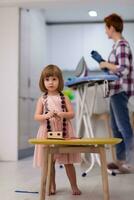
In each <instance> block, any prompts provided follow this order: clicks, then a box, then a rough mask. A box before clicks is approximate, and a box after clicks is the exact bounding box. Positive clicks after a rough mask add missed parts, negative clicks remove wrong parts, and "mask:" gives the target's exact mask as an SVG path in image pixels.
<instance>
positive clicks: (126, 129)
mask: <svg viewBox="0 0 134 200" xmlns="http://www.w3.org/2000/svg"><path fill="white" fill-rule="evenodd" d="M128 99H129V98H128V96H127V94H126V93H125V92H120V93H118V94H115V95H113V96H111V97H110V114H111V128H112V132H113V136H114V137H117V138H122V140H123V141H122V142H121V143H119V144H117V145H116V157H117V160H126V161H128V162H129V160H130V154H131V153H130V152H131V149H132V143H133V131H132V127H131V124H130V119H129V110H128Z"/></svg>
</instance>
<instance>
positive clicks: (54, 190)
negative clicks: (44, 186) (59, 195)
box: [50, 183, 56, 195]
mask: <svg viewBox="0 0 134 200" xmlns="http://www.w3.org/2000/svg"><path fill="white" fill-rule="evenodd" d="M54 194H56V184H55V183H52V184H51V187H50V195H54Z"/></svg>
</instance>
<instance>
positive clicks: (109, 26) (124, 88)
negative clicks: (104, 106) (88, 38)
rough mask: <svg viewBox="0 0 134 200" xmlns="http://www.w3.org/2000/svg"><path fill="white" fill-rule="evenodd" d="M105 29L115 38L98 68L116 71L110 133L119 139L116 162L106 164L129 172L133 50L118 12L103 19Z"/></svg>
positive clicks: (133, 80)
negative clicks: (129, 101)
mask: <svg viewBox="0 0 134 200" xmlns="http://www.w3.org/2000/svg"><path fill="white" fill-rule="evenodd" d="M104 22H105V31H106V34H107V36H108V38H109V39H112V40H113V41H114V45H113V48H112V51H111V53H110V55H109V58H108V62H105V61H104V62H101V63H100V68H102V69H103V68H107V69H108V70H109V72H110V73H113V74H116V75H117V76H118V77H119V80H115V81H113V82H110V83H109V94H108V95H109V96H110V114H111V127H112V132H113V136H114V137H117V138H122V142H121V143H120V144H117V145H116V157H117V161H116V162H113V163H109V164H108V168H109V169H118V170H119V171H120V172H122V173H131V172H133V171H134V167H133V166H132V165H131V164H130V163H129V162H130V160H131V151H132V143H133V142H132V141H133V131H132V127H131V124H130V119H129V110H128V100H129V98H130V97H131V96H133V95H134V66H133V58H132V51H131V49H130V46H129V43H128V41H127V40H126V39H125V38H124V37H123V36H122V31H123V20H122V18H121V17H120V16H119V15H117V14H111V15H109V16H107V17H105V18H104Z"/></svg>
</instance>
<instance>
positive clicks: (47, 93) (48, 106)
mask: <svg viewBox="0 0 134 200" xmlns="http://www.w3.org/2000/svg"><path fill="white" fill-rule="evenodd" d="M39 87H40V90H41V91H42V92H43V95H42V96H41V97H39V99H38V101H37V106H36V111H35V116H34V118H35V120H37V121H39V122H40V127H39V131H38V134H37V138H47V132H48V131H62V133H63V137H64V138H70V137H73V136H74V135H73V129H72V125H71V122H70V119H72V118H73V117H74V111H73V108H72V105H71V102H70V101H69V99H68V98H67V97H66V96H64V95H63V93H62V90H63V87H64V81H63V77H62V72H61V70H60V69H59V67H57V66H56V65H48V66H46V67H45V68H44V69H43V71H42V73H41V77H40V81H39ZM42 150H43V147H42V146H41V145H36V146H35V152H34V166H38V167H42V162H43V157H42ZM55 161H58V163H60V164H64V166H65V169H66V173H67V176H68V178H69V181H70V184H71V188H72V191H73V192H72V194H73V195H80V194H81V191H80V190H79V188H78V186H77V182H76V173H75V168H74V166H73V163H74V162H80V155H79V154H58V155H54V157H53V167H52V169H53V170H52V171H53V172H52V174H53V175H52V180H51V186H50V187H51V188H50V192H51V194H55V193H56V184H55Z"/></svg>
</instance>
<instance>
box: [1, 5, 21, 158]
mask: <svg viewBox="0 0 134 200" xmlns="http://www.w3.org/2000/svg"><path fill="white" fill-rule="evenodd" d="M18 24H19V11H18V9H17V8H15V7H12V8H11V7H10V8H0V27H1V28H0V70H1V73H0V93H1V95H0V96H1V97H0V113H1V114H0V160H16V159H17V134H18V33H19V30H18Z"/></svg>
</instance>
